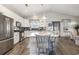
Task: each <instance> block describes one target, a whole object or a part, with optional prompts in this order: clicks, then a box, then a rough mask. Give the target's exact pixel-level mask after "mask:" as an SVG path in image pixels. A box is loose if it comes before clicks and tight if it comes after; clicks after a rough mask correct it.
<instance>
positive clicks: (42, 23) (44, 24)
mask: <svg viewBox="0 0 79 59" xmlns="http://www.w3.org/2000/svg"><path fill="white" fill-rule="evenodd" d="M40 27H46V20H45V19H41V20H40Z"/></svg>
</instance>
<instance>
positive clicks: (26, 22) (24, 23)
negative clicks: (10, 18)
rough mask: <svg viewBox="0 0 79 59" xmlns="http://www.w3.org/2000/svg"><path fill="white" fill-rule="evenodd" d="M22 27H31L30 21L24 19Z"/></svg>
mask: <svg viewBox="0 0 79 59" xmlns="http://www.w3.org/2000/svg"><path fill="white" fill-rule="evenodd" d="M22 27H30V24H29V19H24V20H23V21H22Z"/></svg>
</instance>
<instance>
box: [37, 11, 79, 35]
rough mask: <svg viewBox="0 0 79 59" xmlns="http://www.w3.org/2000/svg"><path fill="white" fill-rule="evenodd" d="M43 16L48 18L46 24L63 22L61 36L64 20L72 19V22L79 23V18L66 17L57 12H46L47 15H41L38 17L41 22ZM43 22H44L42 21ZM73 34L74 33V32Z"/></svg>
mask: <svg viewBox="0 0 79 59" xmlns="http://www.w3.org/2000/svg"><path fill="white" fill-rule="evenodd" d="M43 16H45V17H46V22H47V23H48V22H51V21H60V22H61V28H60V29H61V35H62V34H63V24H62V19H71V20H72V21H74V22H77V23H78V22H79V21H78V20H79V18H78V17H75V16H71V15H66V14H61V13H57V12H50V11H49V12H46V13H40V14H38V15H37V17H38V18H39V19H40V20H43V19H41V18H42V17H43ZM41 22H43V21H41ZM47 23H44V22H43V23H42V24H45V25H47ZM72 32H73V31H72Z"/></svg>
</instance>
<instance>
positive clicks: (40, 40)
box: [36, 35, 53, 55]
mask: <svg viewBox="0 0 79 59" xmlns="http://www.w3.org/2000/svg"><path fill="white" fill-rule="evenodd" d="M36 42H37V48H38V50H37V54H38V55H41V54H43V55H50V54H52V53H53V42H52V41H51V40H50V36H49V35H44V36H42V35H36Z"/></svg>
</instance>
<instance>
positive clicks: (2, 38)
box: [0, 14, 13, 54]
mask: <svg viewBox="0 0 79 59" xmlns="http://www.w3.org/2000/svg"><path fill="white" fill-rule="evenodd" d="M12 48H13V19H12V18H10V17H7V16H4V15H2V14H0V54H5V53H6V52H7V51H9V50H10V49H12Z"/></svg>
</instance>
